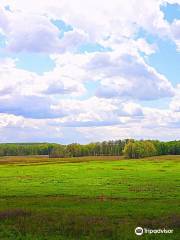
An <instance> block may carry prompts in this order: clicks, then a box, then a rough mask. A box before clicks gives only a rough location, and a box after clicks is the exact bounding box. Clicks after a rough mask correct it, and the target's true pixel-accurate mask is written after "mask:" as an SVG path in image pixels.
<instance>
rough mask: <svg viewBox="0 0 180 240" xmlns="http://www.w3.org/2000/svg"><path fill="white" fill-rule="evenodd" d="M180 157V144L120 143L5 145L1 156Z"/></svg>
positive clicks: (131, 140) (147, 141)
mask: <svg viewBox="0 0 180 240" xmlns="http://www.w3.org/2000/svg"><path fill="white" fill-rule="evenodd" d="M167 154H170V155H171V154H172V155H180V141H170V142H160V141H158V140H138V141H137V140H134V139H125V140H116V141H103V142H96V143H89V144H78V143H72V144H68V145H62V144H55V143H53V144H51V143H2V144H0V156H27V155H49V157H50V158H58V157H61V158H62V157H81V156H121V155H124V156H125V157H127V158H143V157H148V156H156V155H167Z"/></svg>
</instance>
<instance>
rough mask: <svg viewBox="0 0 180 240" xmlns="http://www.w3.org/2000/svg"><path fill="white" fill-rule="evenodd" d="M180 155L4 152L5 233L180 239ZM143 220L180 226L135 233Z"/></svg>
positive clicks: (21, 237) (0, 166) (0, 171)
mask: <svg viewBox="0 0 180 240" xmlns="http://www.w3.org/2000/svg"><path fill="white" fill-rule="evenodd" d="M179 163H180V156H161V157H152V158H146V159H141V160H126V159H122V158H120V157H83V158H69V159H49V158H47V157H46V156H43V157H38V156H36V157H4V158H0V239H2V240H49V239H52V240H66V239H67V240H73V239H74V240H75V239H77V240H81V239H82V240H84V239H86V240H109V239H110V240H111V239H113V240H131V239H132V240H133V239H158V240H159V239H160V240H162V239H169V240H175V239H177V240H179V239H180V231H179V227H180V208H179V203H180V193H179V186H180V184H179V182H180V178H179V173H180V171H179V170H180V165H179ZM137 226H141V227H147V228H150V229H158V228H169V229H173V230H174V233H173V234H156V235H155V234H151V235H150V234H144V235H143V236H136V235H135V233H134V229H135V227H137Z"/></svg>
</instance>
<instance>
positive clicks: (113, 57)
mask: <svg viewBox="0 0 180 240" xmlns="http://www.w3.org/2000/svg"><path fill="white" fill-rule="evenodd" d="M87 69H88V70H89V71H94V72H95V74H96V76H97V78H98V77H99V79H101V85H100V87H99V88H98V90H97V93H96V94H97V96H99V97H105V98H115V97H125V98H128V97H129V98H135V99H140V100H153V99H158V98H163V97H172V96H173V94H174V89H173V87H172V85H171V83H170V82H169V81H168V79H166V77H165V76H163V75H161V74H159V73H158V72H157V71H156V70H155V69H153V68H152V67H150V66H148V65H147V64H146V63H145V62H144V61H143V60H142V58H140V57H139V58H138V57H136V56H132V55H128V54H126V55H117V54H116V53H115V52H113V53H98V54H96V55H95V56H94V57H93V58H92V59H91V60H90V62H89V63H88V64H87Z"/></svg>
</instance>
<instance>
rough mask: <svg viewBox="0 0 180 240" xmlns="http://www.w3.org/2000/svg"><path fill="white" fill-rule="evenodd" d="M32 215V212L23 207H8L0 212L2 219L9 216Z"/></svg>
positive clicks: (0, 218)
mask: <svg viewBox="0 0 180 240" xmlns="http://www.w3.org/2000/svg"><path fill="white" fill-rule="evenodd" d="M30 215H31V213H30V212H28V211H25V210H23V209H8V210H4V211H1V212H0V220H5V219H8V218H17V217H27V216H30Z"/></svg>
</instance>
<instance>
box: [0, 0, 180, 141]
mask: <svg viewBox="0 0 180 240" xmlns="http://www.w3.org/2000/svg"><path fill="white" fill-rule="evenodd" d="M125 138H136V139H159V140H163V141H168V140H176V139H179V138H180V0H148V1H144V0H129V1H125V0H113V1H110V0H98V1H97V0H86V1H84V0H61V1H59V0H51V1H49V0H39V1H37V0H36V1H35V0H31V1H24V0H0V142H57V143H64V144H67V143H72V142H79V143H88V142H96V141H104V140H110V139H114V140H115V139H125Z"/></svg>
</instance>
